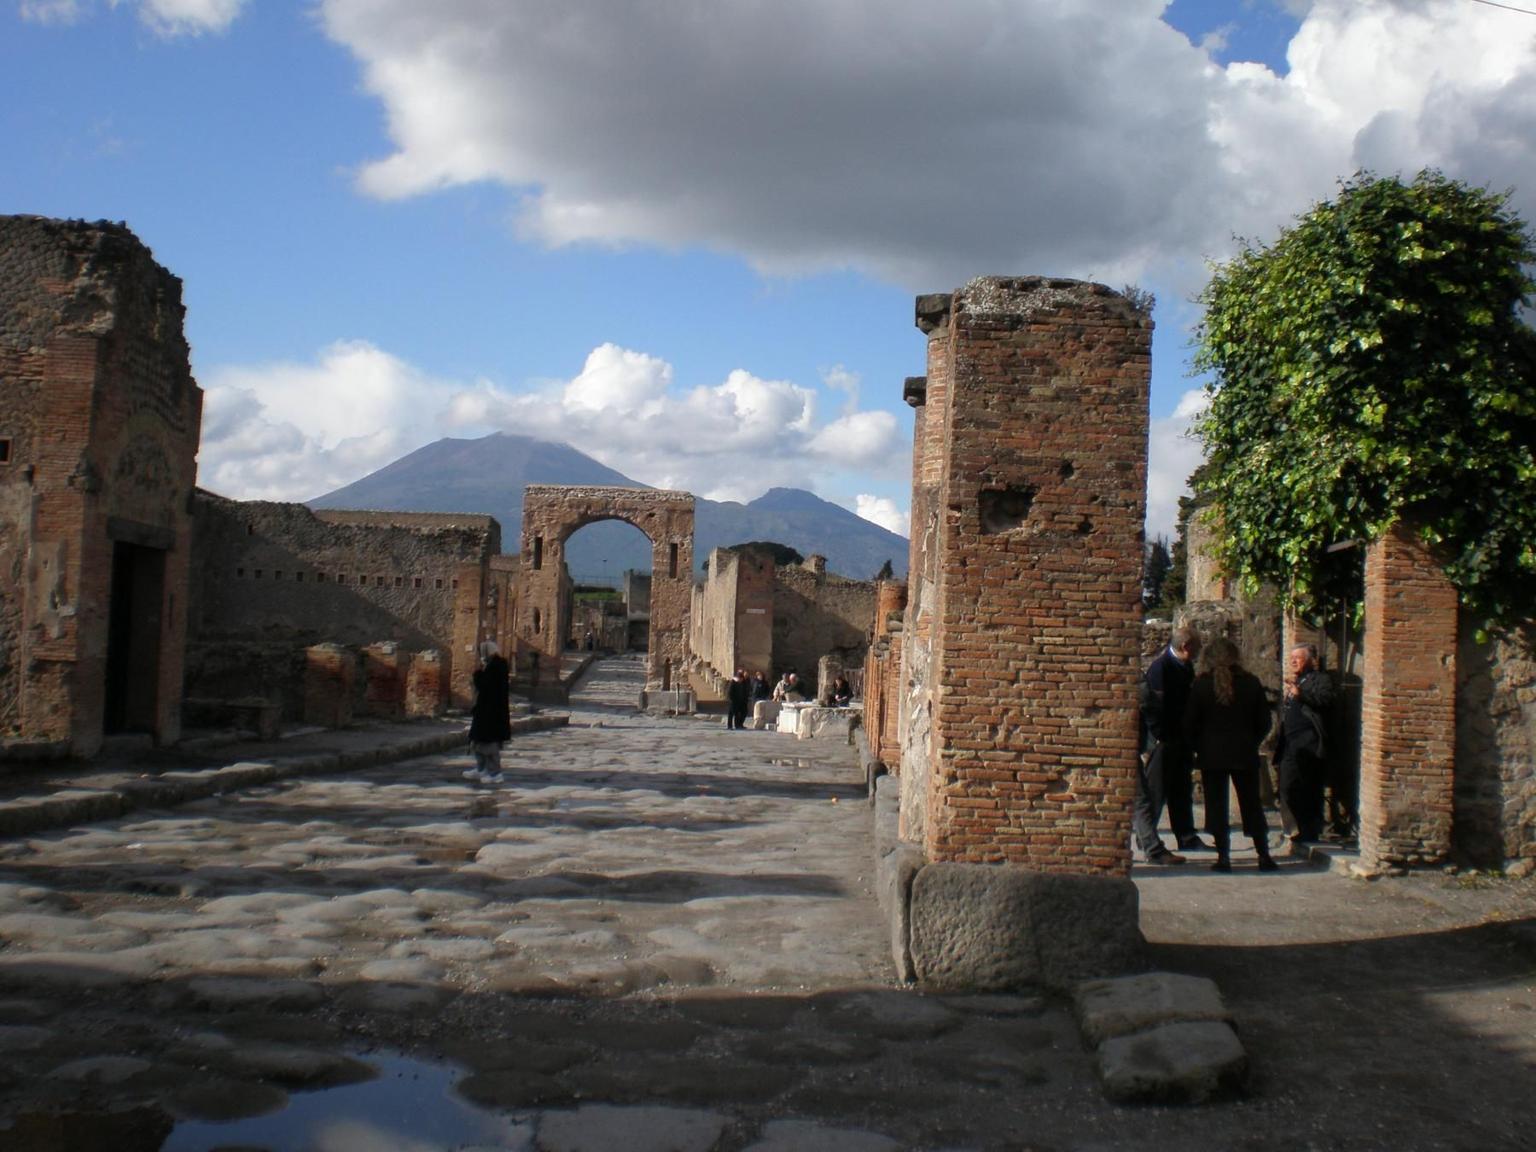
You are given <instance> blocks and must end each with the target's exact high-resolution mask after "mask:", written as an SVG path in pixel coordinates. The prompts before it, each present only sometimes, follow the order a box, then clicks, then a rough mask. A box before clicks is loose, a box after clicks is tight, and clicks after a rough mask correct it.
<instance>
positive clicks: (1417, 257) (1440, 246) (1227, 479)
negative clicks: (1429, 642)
mask: <svg viewBox="0 0 1536 1152" xmlns="http://www.w3.org/2000/svg"><path fill="white" fill-rule="evenodd" d="M1507 199H1508V198H1507V196H1503V195H1496V194H1493V193H1490V192H1487V191H1485V190H1482V189H1477V188H1471V187H1468V186H1467V185H1465V184H1462V183H1459V182H1457V181H1454V180H1450V179H1448V178H1447V177H1445V176H1443V175H1441V174H1440V173H1438V172H1433V171H1426V172H1421V173H1420V174H1419V175H1418V176H1417V177H1416V178H1415V179H1414V180H1413V182H1412V183H1404V182H1402V181H1401V180H1398V179H1395V178H1377V177H1373V176H1371V175H1369V174H1365V173H1362V174H1359V175H1357V176H1356V177H1355V178H1354V179H1352V180H1351V181H1349V182H1347V183H1345V184H1344V185H1343V187H1342V188H1341V190H1340V194H1339V195H1338V197H1337V198H1336V199H1334V200H1332V201H1325V202H1323V203H1320V204H1318V205H1317V206H1315V207H1314V208H1313V209H1312V210H1311V211H1310V212H1308V213H1307V214H1306V215H1304V216H1302V217H1301V218H1300V219H1299V220H1297V221H1296V223H1295V224H1294V225H1292V226H1291V227H1290V228H1288V229H1286V230H1285V231H1283V232H1282V233H1281V234H1280V237H1279V238H1278V239H1277V240H1276V241H1275V242H1274V244H1272V245H1270V246H1268V247H1256V246H1254V245H1252V244H1245V245H1244V247H1243V250H1242V251H1241V252H1240V253H1239V254H1238V255H1237V256H1236V257H1235V258H1234V259H1233V260H1231V261H1230V262H1229V263H1227V264H1225V265H1222V266H1220V267H1218V268H1217V269H1216V270H1215V272H1214V274H1213V276H1212V279H1211V282H1210V284H1209V285H1208V287H1207V288H1206V290H1205V292H1204V294H1203V296H1202V298H1201V303H1202V304H1203V305H1204V309H1205V311H1204V317H1203V319H1202V321H1201V323H1200V325H1199V327H1198V329H1197V332H1196V344H1197V349H1196V357H1195V365H1196V367H1197V368H1198V369H1201V370H1208V371H1209V372H1210V373H1211V374H1212V381H1211V383H1210V384H1208V385H1207V392H1208V394H1209V398H1210V402H1209V405H1208V407H1207V409H1206V411H1205V414H1204V416H1203V417H1202V418H1201V419H1200V420H1199V422H1198V423H1197V426H1196V432H1197V435H1199V437H1200V438H1201V440H1203V441H1204V444H1205V448H1206V453H1207V460H1208V465H1209V466H1208V467H1207V468H1206V469H1205V470H1204V472H1203V475H1202V476H1201V477H1200V479H1199V480H1198V482H1197V491H1198V493H1199V494H1200V496H1201V497H1202V498H1203V499H1205V500H1209V502H1210V503H1211V505H1212V506H1213V507H1214V509H1215V511H1216V514H1217V523H1218V524H1219V525H1220V537H1219V540H1218V547H1219V548H1220V550H1221V553H1222V560H1223V562H1224V563H1225V565H1226V567H1227V570H1228V571H1229V572H1231V573H1232V574H1234V575H1236V576H1239V577H1241V578H1243V579H1245V580H1246V581H1248V582H1249V583H1250V584H1251V583H1254V582H1258V581H1269V582H1272V583H1273V584H1274V585H1275V586H1276V587H1277V588H1278V589H1280V592H1281V595H1282V597H1284V598H1285V599H1286V600H1287V601H1288V602H1289V603H1291V604H1293V605H1295V606H1296V607H1298V608H1300V609H1302V610H1307V609H1310V608H1313V607H1316V606H1317V605H1318V604H1319V603H1320V602H1322V601H1331V600H1335V599H1336V598H1337V597H1338V596H1339V595H1340V594H1341V592H1342V591H1343V589H1342V588H1341V587H1339V585H1341V584H1343V583H1344V582H1345V581H1346V580H1347V579H1348V578H1349V573H1350V565H1348V564H1341V563H1339V562H1338V560H1337V554H1336V553H1334V554H1331V553H1330V552H1329V551H1328V548H1329V545H1332V544H1339V543H1342V542H1344V541H1347V540H1358V541H1369V540H1374V539H1377V538H1379V537H1380V536H1381V535H1382V533H1383V532H1385V531H1386V529H1387V528H1388V527H1390V526H1391V525H1392V524H1393V523H1394V522H1395V521H1398V520H1400V519H1401V520H1403V521H1404V522H1405V523H1407V524H1411V525H1412V526H1413V527H1414V528H1415V530H1417V531H1418V532H1420V533H1421V534H1422V536H1423V537H1424V539H1425V540H1427V541H1428V542H1430V543H1431V544H1433V545H1435V546H1436V547H1437V549H1438V551H1439V553H1440V555H1441V556H1442V557H1443V560H1444V563H1445V566H1446V571H1447V574H1448V575H1449V576H1450V578H1451V580H1452V581H1453V583H1454V584H1455V585H1456V587H1457V588H1458V589H1459V591H1460V593H1461V596H1462V600H1463V603H1464V604H1466V605H1467V607H1469V608H1471V609H1472V610H1474V611H1476V612H1479V613H1481V614H1482V615H1484V616H1485V617H1487V618H1489V619H1492V620H1495V621H1507V620H1509V619H1511V618H1513V617H1515V616H1518V615H1521V614H1523V613H1526V612H1529V611H1530V610H1531V608H1532V607H1533V598H1536V551H1533V546H1536V335H1533V332H1532V330H1531V329H1530V327H1529V326H1528V325H1527V324H1526V323H1525V322H1524V321H1523V319H1522V317H1521V310H1522V308H1523V307H1524V305H1525V304H1526V302H1527V300H1528V297H1529V295H1530V293H1531V291H1532V288H1533V286H1536V285H1533V282H1532V280H1531V278H1530V276H1529V274H1528V273H1527V271H1526V269H1525V265H1527V264H1529V263H1530V262H1531V260H1532V259H1533V256H1536V251H1533V244H1532V240H1531V236H1530V234H1529V233H1528V231H1527V229H1526V226H1525V224H1524V222H1523V221H1522V220H1521V219H1520V218H1519V217H1518V216H1517V215H1515V214H1514V213H1513V212H1512V211H1511V210H1510V209H1509V207H1508V204H1507ZM1330 555H1333V556H1335V559H1333V560H1330V559H1329V557H1330ZM1357 555H1358V552H1357Z"/></svg>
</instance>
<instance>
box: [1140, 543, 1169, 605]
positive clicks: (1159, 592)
mask: <svg viewBox="0 0 1536 1152" xmlns="http://www.w3.org/2000/svg"><path fill="white" fill-rule="evenodd" d="M1172 567H1173V556H1172V555H1171V554H1170V553H1169V551H1168V538H1167V537H1166V536H1158V537H1156V538H1155V539H1153V541H1152V542H1151V543H1150V544H1148V545H1147V554H1146V558H1145V559H1144V561H1143V562H1142V566H1141V606H1142V607H1143V608H1156V607H1157V606H1158V605H1160V604H1161V603H1162V602H1163V584H1164V582H1165V581H1166V580H1167V579H1168V571H1169V569H1171V568H1172Z"/></svg>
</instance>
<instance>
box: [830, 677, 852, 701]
mask: <svg viewBox="0 0 1536 1152" xmlns="http://www.w3.org/2000/svg"><path fill="white" fill-rule="evenodd" d="M852 702H853V689H852V688H850V687H849V686H848V677H846V676H839V677H838V678H837V679H835V680H833V681H832V690H831V691H830V692H828V693H827V703H828V704H830V705H831V706H832V707H834V708H846V707H848V705H849V704H851V703H852Z"/></svg>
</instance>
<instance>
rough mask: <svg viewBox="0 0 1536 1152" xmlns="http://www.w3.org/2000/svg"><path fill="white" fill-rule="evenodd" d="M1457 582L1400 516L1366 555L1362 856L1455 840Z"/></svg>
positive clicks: (1364, 859)
mask: <svg viewBox="0 0 1536 1152" xmlns="http://www.w3.org/2000/svg"><path fill="white" fill-rule="evenodd" d="M1456 619H1457V597H1456V590H1455V588H1453V587H1452V586H1451V582H1450V581H1449V580H1447V579H1446V577H1445V573H1444V572H1443V571H1442V569H1441V568H1440V565H1439V563H1438V562H1437V561H1436V560H1435V558H1434V556H1433V555H1432V554H1431V553H1430V551H1429V549H1428V548H1426V547H1425V546H1424V544H1422V543H1421V542H1420V541H1419V540H1418V538H1417V537H1416V536H1415V535H1414V534H1413V532H1412V531H1411V530H1410V529H1408V528H1406V527H1404V526H1403V525H1401V524H1399V525H1396V526H1395V527H1394V528H1393V529H1392V530H1391V531H1390V532H1388V533H1387V535H1386V536H1384V537H1383V538H1382V539H1381V540H1379V541H1377V542H1376V543H1375V544H1373V545H1371V547H1370V550H1369V551H1368V552H1367V553H1366V557H1365V673H1364V680H1365V691H1364V701H1363V706H1362V713H1363V722H1362V725H1361V729H1362V730H1361V747H1360V860H1361V863H1362V864H1364V865H1365V866H1366V867H1367V868H1372V869H1375V868H1381V867H1386V866H1393V865H1404V864H1433V863H1437V862H1439V861H1442V860H1444V859H1445V858H1446V856H1447V854H1448V853H1449V852H1450V847H1451V814H1452V785H1453V782H1454V768H1455V749H1456Z"/></svg>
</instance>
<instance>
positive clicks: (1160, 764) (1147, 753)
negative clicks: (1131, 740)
mask: <svg viewBox="0 0 1536 1152" xmlns="http://www.w3.org/2000/svg"><path fill="white" fill-rule="evenodd" d="M1199 654H1200V636H1199V634H1198V633H1197V632H1196V631H1195V630H1194V629H1193V628H1191V627H1190V626H1189V625H1187V624H1181V625H1180V626H1179V627H1177V628H1175V629H1174V630H1173V638H1172V640H1170V641H1169V643H1168V647H1167V649H1166V650H1165V651H1164V652H1163V653H1162V655H1160V656H1159V657H1158V658H1157V659H1156V660H1154V661H1152V663H1151V664H1150V665H1148V667H1147V671H1146V675H1145V676H1144V677H1143V678H1142V684H1141V730H1142V751H1143V755H1142V757H1141V771H1140V775H1139V776H1138V778H1137V781H1136V807H1135V809H1134V811H1133V813H1132V824H1133V826H1134V828H1135V830H1136V844H1137V847H1139V848H1140V849H1141V851H1142V853H1143V854H1144V855H1145V856H1146V860H1147V863H1148V864H1182V863H1184V858H1183V857H1182V856H1179V855H1178V854H1177V853H1174V852H1170V851H1169V850H1168V848H1167V846H1166V845H1165V844H1164V843H1163V841H1162V837H1160V836H1159V835H1158V834H1157V822H1158V820H1160V819H1161V818H1162V814H1163V806H1164V805H1165V804H1166V805H1167V807H1168V823H1169V825H1170V826H1171V827H1172V829H1173V835H1174V839H1175V840H1176V841H1177V842H1178V846H1179V847H1180V848H1185V849H1202V848H1207V847H1209V845H1207V844H1206V843H1205V842H1204V841H1203V840H1201V839H1200V837H1199V836H1198V835H1196V833H1195V808H1194V780H1193V777H1192V772H1191V765H1190V755H1189V747H1188V745H1187V744H1186V743H1185V740H1184V705H1185V704H1186V702H1187V701H1188V700H1189V686H1190V685H1191V684H1193V683H1194V680H1195V657H1196V656H1198V655H1199Z"/></svg>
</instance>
